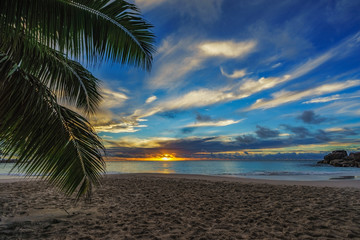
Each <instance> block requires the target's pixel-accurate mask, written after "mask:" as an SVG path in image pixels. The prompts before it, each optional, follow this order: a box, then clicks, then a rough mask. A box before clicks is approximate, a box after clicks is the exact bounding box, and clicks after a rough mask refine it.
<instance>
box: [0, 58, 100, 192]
mask: <svg viewBox="0 0 360 240" xmlns="http://www.w3.org/2000/svg"><path fill="white" fill-rule="evenodd" d="M0 63H1V65H0V75H1V76H6V78H5V79H1V81H0V106H1V108H0V116H2V117H1V125H0V139H1V143H2V149H3V151H4V153H5V154H6V155H10V156H11V155H14V154H15V155H17V157H18V159H19V161H18V162H17V163H16V165H15V167H18V168H19V170H20V171H23V172H25V173H26V174H27V175H41V177H44V178H48V179H49V181H50V182H51V183H52V184H54V185H55V186H58V187H60V188H61V189H62V190H64V192H65V193H67V194H72V193H73V192H75V191H76V190H77V191H78V193H77V196H78V197H80V196H81V195H82V194H84V193H86V192H88V190H90V188H91V185H92V184H97V183H99V180H100V177H101V173H102V172H104V162H103V160H102V157H101V152H102V150H103V146H102V144H101V142H100V139H99V138H98V137H97V135H96V133H95V132H94V131H93V129H92V127H91V125H90V124H89V123H88V122H87V121H86V119H84V118H83V117H82V116H80V115H79V114H77V113H75V112H73V111H71V110H69V109H67V108H65V107H62V106H60V105H58V104H57V102H56V97H55V96H54V95H53V94H52V93H51V92H50V91H49V89H48V88H46V86H44V85H43V84H42V82H41V81H39V80H38V79H37V78H35V77H34V76H32V75H29V74H27V73H25V72H24V71H22V70H21V68H19V67H18V66H17V65H16V64H14V63H13V62H12V61H11V60H9V58H8V57H7V56H6V55H4V54H0ZM77 188H79V189H77ZM88 193H89V192H88Z"/></svg>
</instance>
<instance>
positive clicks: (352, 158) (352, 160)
mask: <svg viewBox="0 0 360 240" xmlns="http://www.w3.org/2000/svg"><path fill="white" fill-rule="evenodd" d="M318 163H319V164H330V165H333V166H335V167H360V152H355V153H350V155H349V156H348V155H347V152H346V151H345V150H337V151H333V152H331V153H329V154H328V155H326V156H325V157H324V160H322V161H319V162H318Z"/></svg>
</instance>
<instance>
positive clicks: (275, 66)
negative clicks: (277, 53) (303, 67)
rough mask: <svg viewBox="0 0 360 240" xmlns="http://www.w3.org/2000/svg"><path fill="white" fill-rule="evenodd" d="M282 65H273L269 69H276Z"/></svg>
mask: <svg viewBox="0 0 360 240" xmlns="http://www.w3.org/2000/svg"><path fill="white" fill-rule="evenodd" d="M281 65H282V63H280V62H279V63H275V64H274V65H272V66H271V68H278V67H280V66H281Z"/></svg>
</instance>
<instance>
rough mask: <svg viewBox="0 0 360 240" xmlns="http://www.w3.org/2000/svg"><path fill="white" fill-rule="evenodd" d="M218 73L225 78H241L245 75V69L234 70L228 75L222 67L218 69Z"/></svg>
mask: <svg viewBox="0 0 360 240" xmlns="http://www.w3.org/2000/svg"><path fill="white" fill-rule="evenodd" d="M220 71H221V74H222V75H223V76H225V77H227V78H242V77H243V76H245V75H246V71H245V69H241V70H234V72H233V73H231V74H229V73H226V72H225V71H224V69H223V68H222V67H220Z"/></svg>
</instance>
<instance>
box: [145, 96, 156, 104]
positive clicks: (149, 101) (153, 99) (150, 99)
mask: <svg viewBox="0 0 360 240" xmlns="http://www.w3.org/2000/svg"><path fill="white" fill-rule="evenodd" d="M156 99H157V97H156V96H151V97H149V98H148V99H146V101H145V103H152V102H153V101H155V100H156Z"/></svg>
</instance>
